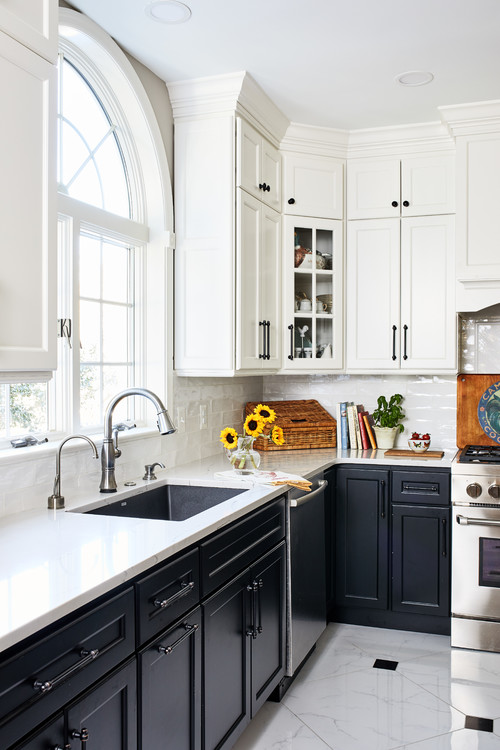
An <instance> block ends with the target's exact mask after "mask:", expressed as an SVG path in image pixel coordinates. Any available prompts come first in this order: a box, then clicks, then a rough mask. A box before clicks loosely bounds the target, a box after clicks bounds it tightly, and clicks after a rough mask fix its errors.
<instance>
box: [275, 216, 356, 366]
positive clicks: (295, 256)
mask: <svg viewBox="0 0 500 750" xmlns="http://www.w3.org/2000/svg"><path fill="white" fill-rule="evenodd" d="M285 222H286V223H285V233H284V262H283V270H284V274H285V295H284V304H285V307H284V321H285V323H284V325H285V331H284V333H285V336H284V342H285V344H284V355H283V369H284V370H287V371H297V370H298V371H301V370H306V371H310V372H313V371H318V370H337V369H341V368H342V365H343V341H342V330H343V320H342V315H343V303H342V288H343V285H342V278H343V273H342V268H343V251H342V222H341V221H337V220H325V219H311V218H305V217H297V216H289V217H286V219H285Z"/></svg>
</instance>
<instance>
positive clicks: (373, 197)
mask: <svg viewBox="0 0 500 750" xmlns="http://www.w3.org/2000/svg"><path fill="white" fill-rule="evenodd" d="M399 183H400V161H399V159H386V160H383V161H382V160H379V159H353V160H351V161H349V162H348V164H347V218H348V219H379V218H389V217H396V216H399V215H400V210H401V209H400V184H399ZM393 203H395V204H396V205H395V206H393V205H392V204H393Z"/></svg>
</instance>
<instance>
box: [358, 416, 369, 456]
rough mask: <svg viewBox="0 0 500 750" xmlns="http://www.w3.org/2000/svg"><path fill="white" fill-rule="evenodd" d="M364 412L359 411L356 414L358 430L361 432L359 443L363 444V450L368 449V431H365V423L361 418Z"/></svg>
mask: <svg viewBox="0 0 500 750" xmlns="http://www.w3.org/2000/svg"><path fill="white" fill-rule="evenodd" d="M363 415H364V412H362V411H360V412H359V414H358V419H359V431H360V432H361V444H362V446H363V450H366V451H367V450H368V449H369V448H370V441H369V439H368V433H367V431H366V425H365V421H364V419H363Z"/></svg>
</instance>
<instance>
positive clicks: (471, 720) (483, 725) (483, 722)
mask: <svg viewBox="0 0 500 750" xmlns="http://www.w3.org/2000/svg"><path fill="white" fill-rule="evenodd" d="M465 728H466V729H476V730H477V731H479V732H492V731H493V719H482V718H481V717H480V716H466V717H465Z"/></svg>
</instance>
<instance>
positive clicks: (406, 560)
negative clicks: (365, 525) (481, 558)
mask: <svg viewBox="0 0 500 750" xmlns="http://www.w3.org/2000/svg"><path fill="white" fill-rule="evenodd" d="M449 526H450V512H449V510H447V509H446V508H436V507H425V506H419V507H415V506H406V505H394V506H393V509H392V553H393V561H392V566H393V573H392V576H393V580H392V609H393V610H394V611H395V612H414V613H422V614H432V615H442V616H445V617H446V616H449V608H450V593H449V586H450V579H449V553H450V547H449Z"/></svg>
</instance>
